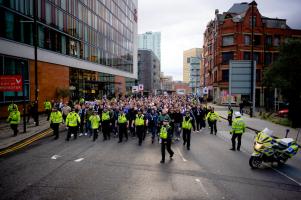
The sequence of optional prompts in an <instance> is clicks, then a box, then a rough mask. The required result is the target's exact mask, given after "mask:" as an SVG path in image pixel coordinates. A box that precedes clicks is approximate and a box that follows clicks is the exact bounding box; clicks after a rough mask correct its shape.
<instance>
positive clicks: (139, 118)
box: [132, 109, 147, 146]
mask: <svg viewBox="0 0 301 200" xmlns="http://www.w3.org/2000/svg"><path fill="white" fill-rule="evenodd" d="M134 123H135V127H136V135H137V136H138V140H139V142H138V144H139V146H141V144H142V140H143V134H144V125H145V124H147V120H145V117H144V115H143V114H142V111H141V110H140V109H139V110H138V114H137V115H136V119H135V121H133V124H132V126H134Z"/></svg>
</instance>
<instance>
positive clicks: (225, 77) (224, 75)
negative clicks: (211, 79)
mask: <svg viewBox="0 0 301 200" xmlns="http://www.w3.org/2000/svg"><path fill="white" fill-rule="evenodd" d="M222 81H223V82H229V70H228V69H226V70H222Z"/></svg>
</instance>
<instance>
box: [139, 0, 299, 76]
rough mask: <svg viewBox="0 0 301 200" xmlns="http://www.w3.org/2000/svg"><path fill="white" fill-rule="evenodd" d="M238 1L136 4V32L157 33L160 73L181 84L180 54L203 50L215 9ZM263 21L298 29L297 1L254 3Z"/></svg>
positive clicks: (260, 0)
mask: <svg viewBox="0 0 301 200" xmlns="http://www.w3.org/2000/svg"><path fill="white" fill-rule="evenodd" d="M240 2H247V1H243V0H242V1H239V0H236V1H235V0H138V20H139V21H138V32H139V33H144V32H147V31H159V32H161V70H162V71H163V72H164V74H165V75H172V76H173V78H174V80H182V79H183V77H182V65H183V51H184V50H187V49H190V48H195V47H202V46H203V33H204V31H205V28H206V25H207V23H208V22H209V21H210V20H211V19H214V11H215V9H219V11H220V13H222V12H226V11H228V10H229V8H230V7H231V6H232V5H233V4H234V3H240ZM248 2H251V1H248ZM256 2H257V4H258V8H259V11H260V13H261V14H262V15H264V16H266V17H271V18H274V17H278V18H284V19H287V24H288V25H289V26H290V27H291V28H295V29H301V17H300V8H301V0H257V1H256Z"/></svg>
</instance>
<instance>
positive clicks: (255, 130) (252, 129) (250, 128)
mask: <svg viewBox="0 0 301 200" xmlns="http://www.w3.org/2000/svg"><path fill="white" fill-rule="evenodd" d="M220 118H222V119H224V120H226V121H228V119H227V118H225V117H223V116H220ZM246 128H247V129H249V130H251V131H254V132H255V133H256V135H257V133H258V132H260V131H259V130H257V129H254V128H252V127H249V126H247V127H246Z"/></svg>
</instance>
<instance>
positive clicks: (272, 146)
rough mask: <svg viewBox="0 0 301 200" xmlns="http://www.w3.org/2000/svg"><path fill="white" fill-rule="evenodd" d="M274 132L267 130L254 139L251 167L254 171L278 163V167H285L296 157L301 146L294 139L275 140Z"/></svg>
mask: <svg viewBox="0 0 301 200" xmlns="http://www.w3.org/2000/svg"><path fill="white" fill-rule="evenodd" d="M272 133H273V131H271V130H269V129H268V128H265V129H264V130H263V131H261V132H259V133H258V134H257V136H256V137H255V139H254V152H253V153H252V155H251V157H250V160H249V165H250V167H251V168H252V169H256V168H259V167H261V166H262V163H263V162H265V163H271V164H273V163H274V162H276V163H277V164H278V166H281V165H284V164H285V163H286V161H287V160H288V159H289V158H291V157H293V156H294V155H296V153H297V152H298V149H299V145H298V144H297V143H296V141H295V140H294V139H292V138H282V139H275V138H274V137H272Z"/></svg>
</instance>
